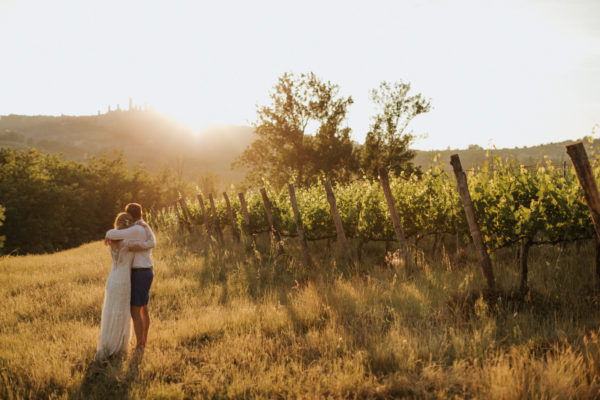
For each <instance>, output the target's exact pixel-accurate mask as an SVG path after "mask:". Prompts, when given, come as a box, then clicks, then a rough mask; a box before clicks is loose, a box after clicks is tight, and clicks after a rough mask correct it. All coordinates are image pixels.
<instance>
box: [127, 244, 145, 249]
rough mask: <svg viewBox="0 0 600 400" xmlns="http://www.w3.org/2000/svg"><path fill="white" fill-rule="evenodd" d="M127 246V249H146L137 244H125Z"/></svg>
mask: <svg viewBox="0 0 600 400" xmlns="http://www.w3.org/2000/svg"><path fill="white" fill-rule="evenodd" d="M127 247H128V248H129V251H144V250H146V249H145V248H143V247H142V246H140V245H139V244H132V245H130V246H127Z"/></svg>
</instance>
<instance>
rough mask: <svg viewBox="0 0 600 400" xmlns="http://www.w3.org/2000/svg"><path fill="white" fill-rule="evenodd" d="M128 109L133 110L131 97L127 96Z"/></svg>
mask: <svg viewBox="0 0 600 400" xmlns="http://www.w3.org/2000/svg"><path fill="white" fill-rule="evenodd" d="M129 111H133V99H132V98H131V97H130V98H129Z"/></svg>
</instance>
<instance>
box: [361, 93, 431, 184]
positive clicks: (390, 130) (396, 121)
mask: <svg viewBox="0 0 600 400" xmlns="http://www.w3.org/2000/svg"><path fill="white" fill-rule="evenodd" d="M409 91H410V83H402V82H394V83H393V84H392V83H388V82H382V83H381V84H380V85H379V88H378V89H373V90H372V91H371V99H372V100H373V102H374V103H375V107H376V109H377V114H375V116H374V117H373V122H372V124H371V127H370V129H369V132H368V133H367V136H366V138H365V144H364V146H363V149H362V154H361V167H362V168H363V169H364V172H365V174H366V175H367V176H368V177H370V178H377V176H378V174H379V168H381V167H385V168H387V169H388V170H390V171H393V172H394V173H396V174H399V173H401V172H402V171H405V172H408V173H411V172H413V171H415V167H414V166H413V164H412V159H413V158H414V156H415V154H414V151H412V150H410V149H409V146H410V144H411V143H412V141H413V140H414V136H413V134H412V132H406V128H407V126H408V124H409V123H410V121H412V119H413V118H414V117H416V116H417V115H419V114H422V113H426V112H428V111H429V110H430V109H431V104H430V102H429V100H426V99H425V98H424V97H423V96H422V95H421V94H420V93H419V94H416V95H414V96H409V95H408V92H409Z"/></svg>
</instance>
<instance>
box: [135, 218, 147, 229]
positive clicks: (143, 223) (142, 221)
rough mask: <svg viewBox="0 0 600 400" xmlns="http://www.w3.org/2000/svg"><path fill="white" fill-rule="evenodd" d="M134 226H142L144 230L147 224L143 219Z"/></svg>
mask: <svg viewBox="0 0 600 400" xmlns="http://www.w3.org/2000/svg"><path fill="white" fill-rule="evenodd" d="M135 224H136V225H139V226H143V227H144V228H147V227H148V224H147V223H146V221H144V220H143V219H140V220H138V221H136V222H135Z"/></svg>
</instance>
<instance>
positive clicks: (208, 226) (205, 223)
mask: <svg viewBox="0 0 600 400" xmlns="http://www.w3.org/2000/svg"><path fill="white" fill-rule="evenodd" d="M197 197H198V203H200V211H202V222H203V223H204V226H205V227H206V233H207V234H208V236H211V235H212V233H211V229H210V222H208V217H207V216H206V209H205V208H204V199H203V198H202V195H201V194H199V195H198V196H197Z"/></svg>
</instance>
